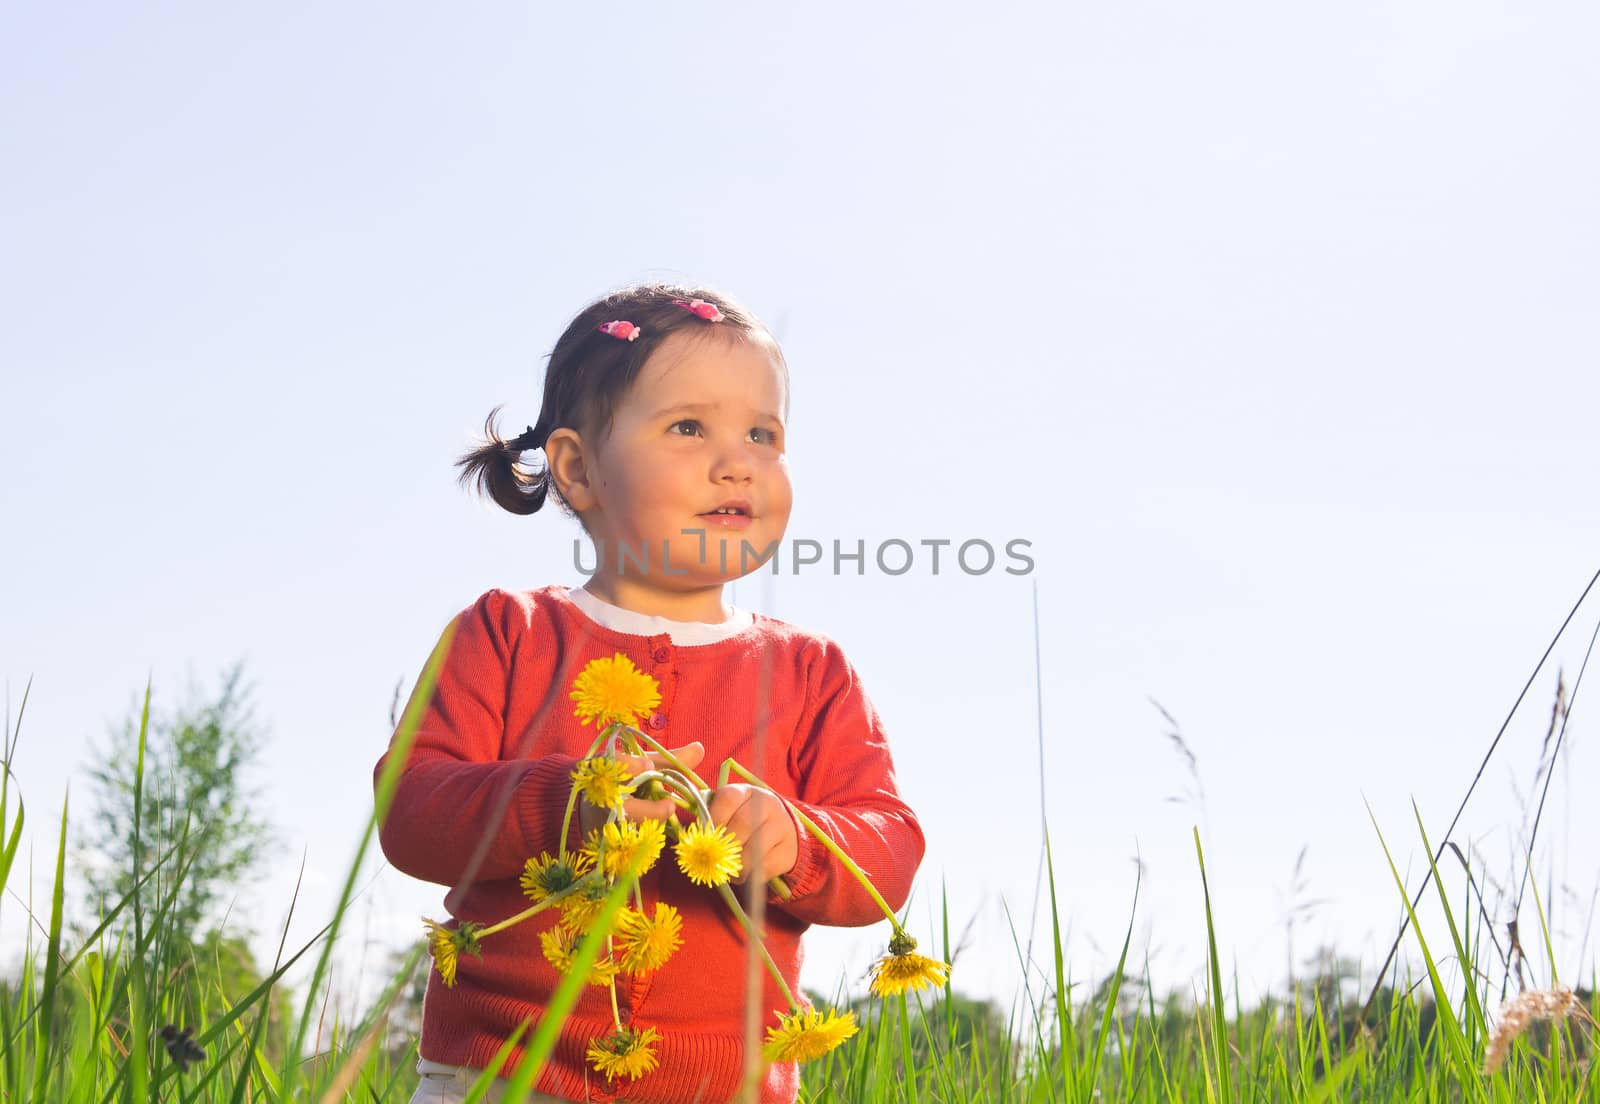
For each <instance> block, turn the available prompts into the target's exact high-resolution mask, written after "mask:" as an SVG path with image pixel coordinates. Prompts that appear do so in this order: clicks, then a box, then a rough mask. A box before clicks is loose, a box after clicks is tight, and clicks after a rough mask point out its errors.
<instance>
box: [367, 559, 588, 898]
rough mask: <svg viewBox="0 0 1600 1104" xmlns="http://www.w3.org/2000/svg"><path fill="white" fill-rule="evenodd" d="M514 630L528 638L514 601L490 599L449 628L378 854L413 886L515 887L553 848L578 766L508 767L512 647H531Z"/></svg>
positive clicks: (552, 761)
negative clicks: (528, 864) (529, 864)
mask: <svg viewBox="0 0 1600 1104" xmlns="http://www.w3.org/2000/svg"><path fill="white" fill-rule="evenodd" d="M519 620H522V621H523V625H522V626H520V627H522V628H525V627H526V624H525V615H523V614H522V611H521V609H520V608H519V607H518V606H517V604H516V603H515V601H514V600H513V599H512V598H511V597H510V596H509V595H507V594H505V593H504V592H501V591H490V592H489V593H488V594H485V595H484V596H483V597H482V598H480V599H478V601H477V602H475V603H474V604H473V605H472V606H470V607H468V608H467V609H466V610H465V611H463V612H462V613H461V614H460V615H459V616H457V617H456V619H455V621H454V626H455V636H454V638H453V639H452V641H451V643H450V648H449V652H448V654H447V655H446V656H445V659H444V662H443V663H442V664H441V666H440V670H439V677H438V683H437V685H436V686H435V688H434V692H433V697H432V699H431V700H430V701H429V702H428V705H427V708H426V710H425V711H424V712H423V716H422V721H421V723H420V724H419V725H418V727H417V732H416V738H415V740H414V742H413V743H412V745H411V750H410V753H409V754H408V755H407V757H406V762H405V765H404V767H402V768H401V771H400V776H399V781H398V784H397V785H396V787H395V791H394V799H393V802H392V803H391V804H390V806H389V811H388V815H387V816H386V817H385V818H384V821H383V823H382V824H380V825H379V828H378V840H379V843H380V845H381V846H382V848H383V853H384V854H385V855H386V856H387V857H388V859H389V861H390V862H391V863H392V864H393V865H394V866H395V867H396V868H397V869H399V870H401V871H403V872H405V873H407V874H410V875H411V876H413V877H416V878H421V879H423V880H424V881H429V882H437V883H440V884H441V885H449V886H460V885H462V884H463V883H464V882H467V881H474V882H476V881H486V880H492V879H499V878H511V877H515V876H516V875H517V874H519V873H520V872H521V870H522V866H523V863H524V862H525V861H526V860H527V859H528V858H529V857H530V856H534V855H537V854H538V853H539V852H541V851H554V850H556V848H557V844H558V837H559V834H560V825H561V816H562V813H563V811H564V809H565V804H566V799H567V794H568V793H569V792H570V790H571V785H572V784H571V780H570V776H571V772H572V769H573V767H574V766H575V765H576V763H577V762H578V760H577V759H576V758H572V757H568V756H565V755H546V756H541V757H535V758H521V757H515V758H506V757H504V756H505V752H504V748H505V746H506V742H507V741H506V734H507V733H506V729H507V718H506V715H507V705H508V698H509V687H510V678H511V669H512V664H513V660H514V658H515V652H516V649H517V647H518V645H519V644H520V645H522V646H524V647H526V646H528V644H529V643H530V642H529V641H527V640H525V639H519V633H518V628H519V626H518V621H519ZM519 677H521V672H520V671H519ZM408 711H409V710H408ZM534 736H535V739H534V742H533V746H535V747H536V746H537V742H538V741H537V734H534ZM392 753H393V741H391V746H390V751H388V752H385V753H384V755H383V757H382V758H381V759H379V760H378V764H377V766H376V768H374V771H373V784H374V786H376V785H377V781H378V779H379V778H380V777H381V776H382V774H383V769H384V766H385V764H386V763H387V762H388V760H389V757H390V755H391V754H392Z"/></svg>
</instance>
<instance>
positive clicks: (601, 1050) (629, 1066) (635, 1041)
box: [588, 1027, 661, 1080]
mask: <svg viewBox="0 0 1600 1104" xmlns="http://www.w3.org/2000/svg"><path fill="white" fill-rule="evenodd" d="M660 1041H661V1033H660V1032H658V1031H657V1030H656V1029H655V1028H653V1027H646V1028H644V1029H642V1030H640V1029H637V1028H632V1027H619V1028H617V1029H616V1030H615V1031H613V1032H612V1033H611V1034H610V1035H607V1036H606V1037H605V1038H603V1039H595V1040H594V1041H593V1042H591V1043H590V1044H589V1052H588V1059H589V1064H590V1065H591V1066H593V1067H594V1068H595V1069H597V1070H599V1071H600V1072H601V1073H603V1074H605V1075H606V1076H607V1077H610V1078H613V1079H615V1078H618V1077H626V1078H628V1079H629V1080H636V1079H637V1078H639V1077H642V1076H644V1075H645V1074H647V1073H649V1072H650V1071H651V1070H653V1069H655V1068H656V1065H657V1064H658V1063H657V1059H656V1052H655V1051H654V1050H652V1049H650V1048H651V1047H652V1046H653V1045H655V1044H656V1043H659V1042H660Z"/></svg>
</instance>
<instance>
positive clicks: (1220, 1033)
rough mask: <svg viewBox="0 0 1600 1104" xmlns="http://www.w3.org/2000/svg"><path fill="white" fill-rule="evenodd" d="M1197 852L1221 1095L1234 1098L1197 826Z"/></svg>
mask: <svg viewBox="0 0 1600 1104" xmlns="http://www.w3.org/2000/svg"><path fill="white" fill-rule="evenodd" d="M1194 853H1195V857H1196V858H1197V859H1198V860H1199V862H1200V888H1201V891H1202V892H1203V893H1204V894H1205V900H1206V947H1207V961H1208V962H1209V963H1210V967H1211V971H1210V975H1211V1028H1212V1034H1213V1036H1214V1038H1215V1043H1214V1049H1215V1050H1216V1054H1217V1087H1218V1095H1219V1096H1221V1098H1222V1099H1223V1100H1224V1101H1228V1102H1230V1104H1231V1102H1232V1100H1233V1077H1232V1070H1231V1066H1232V1063H1231V1062H1229V1060H1228V1013H1227V1008H1226V1005H1225V1003H1224V998H1223V995H1222V963H1221V960H1220V959H1219V958H1218V956H1217V929H1216V925H1215V923H1213V921H1212V914H1211V886H1210V883H1208V882H1207V881H1206V856H1205V852H1204V851H1203V850H1202V849H1201V847H1200V829H1199V828H1198V827H1197V828H1195V830H1194Z"/></svg>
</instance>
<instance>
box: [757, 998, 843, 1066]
mask: <svg viewBox="0 0 1600 1104" xmlns="http://www.w3.org/2000/svg"><path fill="white" fill-rule="evenodd" d="M857 1030H858V1029H857V1027H856V1015H855V1013H854V1012H834V1011H833V1010H831V1009H830V1010H829V1011H827V1012H819V1011H817V1010H816V1009H815V1008H807V1009H804V1010H803V1011H799V1012H790V1013H789V1014H788V1015H787V1016H781V1017H779V1019H778V1026H777V1027H769V1028H767V1041H766V1043H765V1044H764V1045H763V1046H762V1048H761V1053H762V1055H763V1056H765V1058H766V1059H767V1061H769V1062H809V1061H811V1060H812V1059H813V1058H821V1057H822V1056H823V1055H824V1054H826V1053H828V1051H830V1050H832V1049H833V1048H834V1047H836V1046H838V1045H839V1044H840V1043H842V1042H844V1041H845V1040H846V1039H848V1038H850V1036H852V1035H854V1034H855V1033H856V1031H857Z"/></svg>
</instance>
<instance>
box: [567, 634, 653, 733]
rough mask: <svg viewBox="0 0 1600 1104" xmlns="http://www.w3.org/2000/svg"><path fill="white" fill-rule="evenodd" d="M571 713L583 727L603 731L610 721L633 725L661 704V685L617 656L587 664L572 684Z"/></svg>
mask: <svg viewBox="0 0 1600 1104" xmlns="http://www.w3.org/2000/svg"><path fill="white" fill-rule="evenodd" d="M571 696H572V700H573V701H575V702H577V703H578V705H577V708H576V709H574V710H573V712H574V713H575V714H577V717H578V720H579V721H581V722H583V723H584V724H588V723H589V722H590V721H593V722H594V723H595V727H596V728H604V727H605V726H606V725H608V724H611V723H612V722H613V721H617V722H620V723H622V724H633V722H634V721H636V720H638V719H639V718H640V717H643V716H644V715H646V714H647V713H650V712H651V711H653V710H654V709H655V707H656V706H658V705H660V704H661V684H660V683H658V682H657V681H656V680H655V679H653V678H651V677H650V676H649V675H647V674H645V673H644V672H643V671H641V670H639V668H637V667H635V666H634V665H633V660H631V659H629V658H628V657H627V656H625V655H623V654H622V653H621V652H618V653H617V654H616V655H614V656H612V657H611V658H610V659H606V658H604V657H602V658H600V659H594V660H590V661H589V664H588V666H586V667H584V669H583V670H582V671H580V672H579V673H578V677H577V678H576V679H574V680H573V683H572V695H571Z"/></svg>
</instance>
